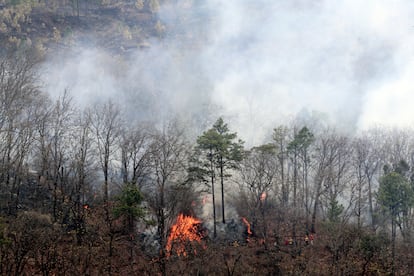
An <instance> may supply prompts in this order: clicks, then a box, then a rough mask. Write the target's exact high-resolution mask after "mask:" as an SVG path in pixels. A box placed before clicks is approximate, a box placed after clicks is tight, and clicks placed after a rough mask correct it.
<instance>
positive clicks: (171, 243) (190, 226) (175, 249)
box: [166, 214, 207, 256]
mask: <svg viewBox="0 0 414 276" xmlns="http://www.w3.org/2000/svg"><path fill="white" fill-rule="evenodd" d="M206 235H207V233H206V232H205V230H204V229H203V227H202V222H201V220H199V219H197V218H194V217H192V216H186V215H184V214H180V215H179V216H178V217H177V220H176V222H175V224H174V225H173V226H172V227H171V230H170V234H169V235H168V241H167V246H166V251H167V256H170V255H172V254H176V255H178V256H187V254H189V252H190V251H191V252H193V253H194V254H197V248H199V247H200V246H201V247H205V244H204V242H203V239H204V238H205V237H206Z"/></svg>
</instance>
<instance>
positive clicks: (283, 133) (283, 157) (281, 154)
mask: <svg viewBox="0 0 414 276" xmlns="http://www.w3.org/2000/svg"><path fill="white" fill-rule="evenodd" d="M288 132H289V131H288V128H287V127H286V126H279V127H277V128H275V129H274V130H273V140H274V142H275V145H276V149H277V158H278V160H279V168H280V181H279V182H280V185H281V187H280V190H281V196H280V197H281V199H280V201H281V202H282V206H283V207H288V204H289V193H290V186H289V181H288V175H287V169H286V166H287V160H288V151H287V146H288V139H289V138H288Z"/></svg>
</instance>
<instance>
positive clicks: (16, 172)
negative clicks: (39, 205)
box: [0, 53, 42, 213]
mask: <svg viewBox="0 0 414 276" xmlns="http://www.w3.org/2000/svg"><path fill="white" fill-rule="evenodd" d="M36 64H37V62H36V60H33V59H30V58H29V57H28V55H25V54H21V53H12V54H6V55H2V56H0V139H1V140H2V141H3V143H1V145H0V194H1V196H2V198H1V201H2V202H6V206H2V207H3V208H7V212H8V213H15V212H16V210H17V206H18V202H19V194H20V187H21V183H23V182H24V181H25V179H22V178H23V177H24V174H25V171H26V172H27V168H26V165H25V164H26V162H27V158H28V156H29V152H30V150H31V145H32V140H33V138H34V125H35V121H36V118H37V114H38V112H37V110H38V109H39V108H40V106H41V104H40V103H39V101H38V100H39V99H41V98H42V93H41V92H40V90H39V89H38V86H37V75H36V74H35V66H36Z"/></svg>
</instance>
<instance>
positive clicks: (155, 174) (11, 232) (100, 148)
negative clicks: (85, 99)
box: [0, 0, 414, 275]
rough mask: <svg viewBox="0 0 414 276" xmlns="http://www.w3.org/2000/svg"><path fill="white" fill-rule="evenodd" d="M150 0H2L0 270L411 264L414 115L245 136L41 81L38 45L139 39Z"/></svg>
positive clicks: (241, 270)
mask: <svg viewBox="0 0 414 276" xmlns="http://www.w3.org/2000/svg"><path fill="white" fill-rule="evenodd" d="M196 2H197V1H189V2H188V3H190V4H195V3H196ZM188 3H184V4H183V5H188ZM160 4H162V3H159V2H158V1H157V0H137V1H109V0H108V1H86V0H85V1H80V0H78V1H52V0H49V1H23V0H22V1H4V0H3V1H1V2H0V13H1V14H0V21H1V22H0V40H1V45H4V46H5V47H4V48H2V49H3V50H2V51H0V54H1V56H0V99H1V101H0V103H1V105H0V274H1V275H414V253H413V251H412V247H413V245H414V235H413V233H414V209H413V208H414V138H413V137H414V130H413V129H408V128H407V129H396V128H395V129H391V128H385V127H377V128H371V129H369V130H365V131H359V132H354V133H349V132H346V131H343V130H339V129H336V128H335V126H332V125H329V124H327V123H326V121H325V120H323V119H321V118H320V117H317V116H311V115H310V116H307V117H303V116H302V117H296V118H294V119H292V120H291V121H286V122H285V123H283V124H278V125H274V127H273V130H272V135H271V137H269V138H268V139H267V140H265V141H264V142H263V143H260V144H257V145H252V146H247V145H246V144H245V143H244V142H243V141H242V139H241V137H239V135H238V133H237V132H236V131H235V130H234V128H233V126H232V125H231V124H230V123H229V122H228V120H227V118H225V117H220V114H205V116H212V115H214V121H213V122H212V123H211V124H209V125H208V126H207V127H206V128H205V129H203V131H200V132H196V133H194V132H195V130H194V128H192V127H191V125H190V124H189V120H183V119H182V117H180V116H178V115H177V116H175V115H176V114H169V115H171V116H170V117H168V118H167V117H165V119H164V120H162V121H161V122H160V121H151V119H149V118H148V117H145V120H144V118H141V117H138V118H135V117H134V118H131V116H129V114H126V108H125V107H124V106H123V105H121V104H119V102H117V101H116V99H115V98H110V99H101V100H100V101H96V102H94V103H90V104H86V105H85V106H81V105H79V104H78V103H77V102H76V101H74V99H73V95H72V91H70V90H66V91H58V93H57V94H59V95H60V96H59V97H52V95H49V94H47V93H46V92H45V91H44V89H43V87H42V84H41V81H40V79H41V78H40V77H39V74H40V71H39V66H40V65H41V64H42V63H41V62H42V59H41V57H43V55H44V54H45V53H47V52H48V51H49V52H53V51H54V50H56V49H62V48H65V47H69V46H70V45H71V43H81V42H82V41H83V40H87V41H88V43H92V41H94V42H93V43H96V44H99V46H100V47H103V48H105V49H106V50H108V51H109V52H111V53H113V54H114V55H119V54H122V53H125V52H127V51H128V49H137V50H138V49H140V48H142V47H150V44H148V43H149V41H150V38H158V39H162V38H163V35H164V34H165V33H164V32H165V28H164V27H165V26H164V25H163V22H161V21H160V20H159V19H158V17H157V12H158V9H159V8H160ZM175 4H177V3H175ZM177 5H178V4H177ZM177 35H180V34H177ZM117 95H118V94H117ZM154 98H156V96H154ZM258 128H259V126H258Z"/></svg>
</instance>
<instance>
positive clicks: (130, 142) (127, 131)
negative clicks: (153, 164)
mask: <svg viewBox="0 0 414 276" xmlns="http://www.w3.org/2000/svg"><path fill="white" fill-rule="evenodd" d="M147 128H148V127H145V126H143V125H137V126H125V128H124V129H123V130H122V134H121V140H120V143H121V145H120V148H121V159H122V162H121V163H122V169H121V170H122V179H123V182H124V183H131V184H133V185H138V187H139V188H141V187H142V185H143V182H144V181H145V179H146V178H147V177H148V175H149V173H150V164H149V157H150V149H151V148H150V145H151V143H152V142H153V141H152V138H153V137H151V135H150V131H149V130H148V129H147Z"/></svg>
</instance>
